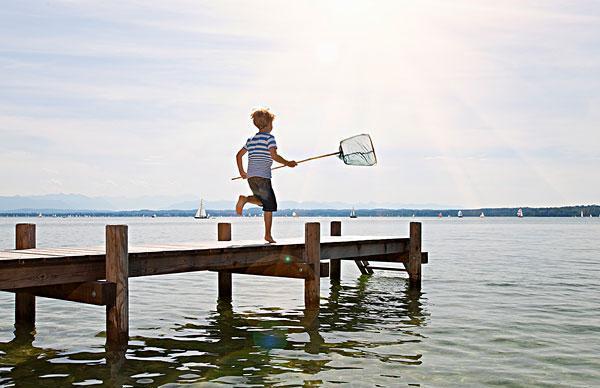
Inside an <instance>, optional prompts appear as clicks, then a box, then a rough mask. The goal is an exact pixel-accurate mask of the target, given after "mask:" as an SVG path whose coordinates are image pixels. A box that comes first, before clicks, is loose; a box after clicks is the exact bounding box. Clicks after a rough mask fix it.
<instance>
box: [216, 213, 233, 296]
mask: <svg viewBox="0 0 600 388" xmlns="http://www.w3.org/2000/svg"><path fill="white" fill-rule="evenodd" d="M217 239H218V240H219V241H231V224H230V223H226V222H219V223H218V224H217ZM231 299H232V282H231V272H229V271H219V300H220V301H231Z"/></svg>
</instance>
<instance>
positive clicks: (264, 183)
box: [248, 176, 277, 212]
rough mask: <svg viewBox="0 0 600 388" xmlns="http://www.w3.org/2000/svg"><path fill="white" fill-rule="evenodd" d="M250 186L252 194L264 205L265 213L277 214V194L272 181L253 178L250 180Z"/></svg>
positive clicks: (257, 177)
mask: <svg viewBox="0 0 600 388" xmlns="http://www.w3.org/2000/svg"><path fill="white" fill-rule="evenodd" d="M248 184H249V185H250V190H252V194H254V196H255V197H256V198H258V199H260V201H261V202H262V205H263V208H262V209H263V211H265V212H276V211H277V199H276V198H275V192H273V187H271V180H270V179H267V178H262V177H259V176H253V177H250V178H248Z"/></svg>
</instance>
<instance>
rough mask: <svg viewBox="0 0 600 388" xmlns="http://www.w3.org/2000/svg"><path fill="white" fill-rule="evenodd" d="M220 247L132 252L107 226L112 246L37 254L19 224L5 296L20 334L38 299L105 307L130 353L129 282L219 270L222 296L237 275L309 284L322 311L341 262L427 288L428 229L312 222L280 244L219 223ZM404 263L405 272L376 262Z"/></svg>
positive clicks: (0, 268) (7, 259) (2, 264)
mask: <svg viewBox="0 0 600 388" xmlns="http://www.w3.org/2000/svg"><path fill="white" fill-rule="evenodd" d="M217 232H218V233H217V235H218V241H214V242H197V243H186V244H160V245H143V246H129V244H128V233H127V226H126V225H107V226H106V244H105V246H103V247H90V248H48V249H45V248H36V228H35V225H34V224H18V225H17V226H16V244H15V249H14V250H5V251H0V290H2V291H8V292H13V293H15V295H16V298H15V326H16V328H17V330H29V331H31V330H33V328H34V325H35V304H36V296H39V297H48V298H55V299H62V300H68V301H74V302H80V303H88V304H94V305H100V306H106V343H107V347H108V348H109V349H123V348H126V347H127V342H128V338H129V287H128V279H129V278H130V277H138V276H151V275H163V274H172V273H181V272H192V271H216V272H218V283H219V284H218V298H219V299H221V300H231V297H232V287H231V280H232V274H236V273H239V274H249V275H262V276H276V277H287V278H297V279H304V302H305V307H306V309H307V310H310V311H313V312H314V311H317V310H318V308H319V298H320V295H319V290H320V279H321V277H327V276H329V277H330V279H331V281H333V282H335V281H339V280H340V277H341V260H352V261H355V262H356V264H357V265H358V267H359V269H360V271H361V273H363V274H372V273H373V270H402V271H405V272H407V273H408V277H409V283H410V286H411V287H413V288H420V287H421V264H422V263H426V262H427V253H426V252H422V251H421V224H420V223H417V222H411V223H410V236H409V237H408V238H400V237H379V236H378V237H365V236H342V235H341V234H342V233H341V223H340V222H339V221H333V222H331V225H330V233H329V234H330V236H328V237H323V238H322V237H321V231H320V224H319V223H307V224H305V235H304V239H286V240H281V241H279V242H278V243H276V244H265V243H262V242H256V241H235V242H234V241H231V224H228V223H219V224H218V231H217ZM374 261H377V262H388V263H402V264H403V268H401V267H389V266H387V267H380V266H376V267H375V266H371V262H374Z"/></svg>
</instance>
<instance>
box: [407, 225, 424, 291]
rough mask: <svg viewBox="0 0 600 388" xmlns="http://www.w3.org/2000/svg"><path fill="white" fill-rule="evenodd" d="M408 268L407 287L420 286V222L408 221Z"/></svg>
mask: <svg viewBox="0 0 600 388" xmlns="http://www.w3.org/2000/svg"><path fill="white" fill-rule="evenodd" d="M406 267H407V268H406V269H407V270H408V279H409V287H410V288H413V289H420V288H421V223H420V222H411V223H410V244H409V247H408V263H407V266H406Z"/></svg>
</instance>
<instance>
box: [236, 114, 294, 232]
mask: <svg viewBox="0 0 600 388" xmlns="http://www.w3.org/2000/svg"><path fill="white" fill-rule="evenodd" d="M251 117H252V121H253V122H254V125H255V126H256V127H257V128H258V133H256V135H254V136H253V137H251V138H250V139H248V141H247V142H246V145H245V146H244V147H242V149H240V150H239V151H238V153H237V155H236V156H235V159H236V161H237V166H238V170H239V171H240V176H241V177H242V178H244V179H248V184H249V185H250V190H252V194H253V195H250V196H245V195H240V196H239V198H238V201H237V204H236V206H235V212H236V213H237V214H239V215H242V211H243V210H244V205H245V204H246V203H248V202H250V203H253V204H255V205H258V206H262V209H263V214H264V220H265V240H267V242H269V243H274V242H275V240H273V236H272V235H271V225H272V224H273V212H275V211H277V200H276V199H275V193H274V192H273V187H272V186H271V166H272V165H273V160H275V161H276V162H279V163H281V164H284V165H286V166H288V167H296V165H297V163H296V162H295V161H293V160H289V161H288V160H286V159H284V158H283V157H281V156H280V155H279V154H278V153H277V143H275V137H274V136H273V135H271V131H272V130H273V119H274V118H275V115H274V114H273V113H271V112H269V110H268V109H258V110H255V111H254V112H252V115H251ZM246 152H248V172H247V173H246V171H244V164H243V162H242V156H244V154H245V153H246Z"/></svg>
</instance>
